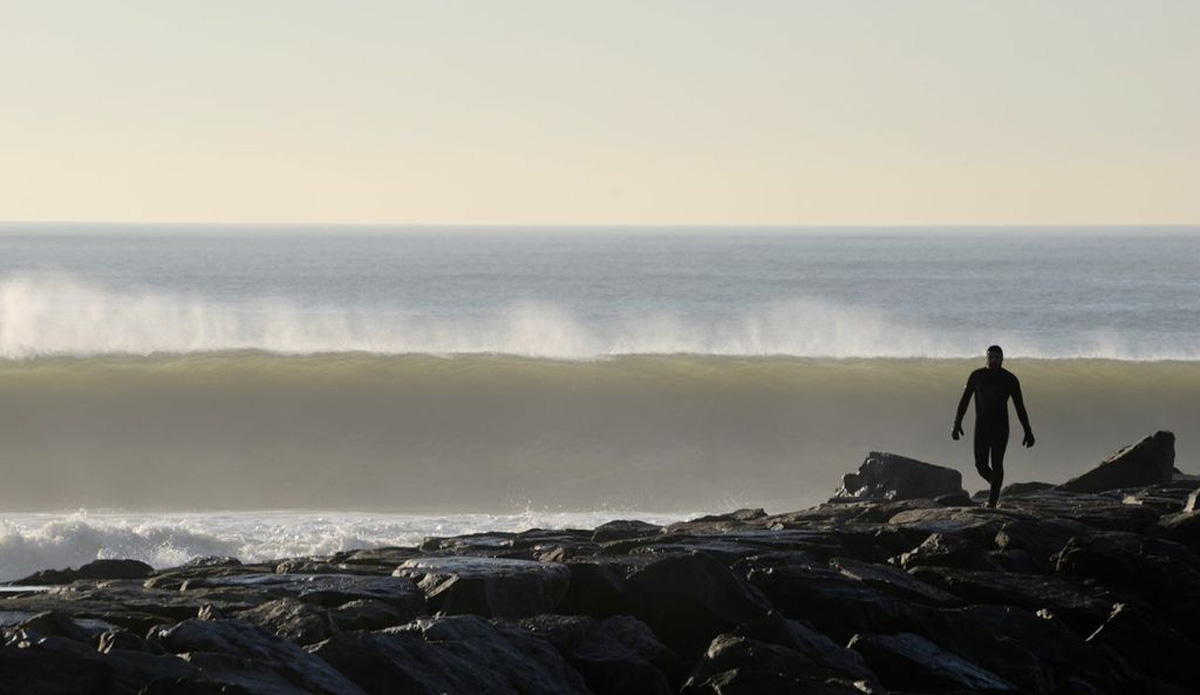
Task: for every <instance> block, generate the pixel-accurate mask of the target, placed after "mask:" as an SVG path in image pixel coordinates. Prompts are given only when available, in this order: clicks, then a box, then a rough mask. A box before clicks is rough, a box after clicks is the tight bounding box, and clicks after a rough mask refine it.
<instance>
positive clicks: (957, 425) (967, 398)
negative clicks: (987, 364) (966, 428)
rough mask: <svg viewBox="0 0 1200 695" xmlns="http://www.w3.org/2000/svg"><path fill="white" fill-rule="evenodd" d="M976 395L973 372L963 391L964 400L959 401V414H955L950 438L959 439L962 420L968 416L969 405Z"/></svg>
mask: <svg viewBox="0 0 1200 695" xmlns="http://www.w3.org/2000/svg"><path fill="white" fill-rule="evenodd" d="M974 393H975V372H971V376H969V377H967V387H966V388H964V389H963V394H962V398H960V399H958V412H956V413H955V414H954V429H953V430H952V431H951V432H950V436H951V437H953V438H954V439H958V437H959V435H961V434H962V433H963V431H962V419H963V416H964V415H966V414H967V404H968V403H970V402H971V396H972V395H973V394H974Z"/></svg>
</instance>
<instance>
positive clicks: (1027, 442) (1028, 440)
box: [1021, 430, 1033, 448]
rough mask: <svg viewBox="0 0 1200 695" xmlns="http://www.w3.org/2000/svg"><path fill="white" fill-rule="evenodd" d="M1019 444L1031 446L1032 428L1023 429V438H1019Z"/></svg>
mask: <svg viewBox="0 0 1200 695" xmlns="http://www.w3.org/2000/svg"><path fill="white" fill-rule="evenodd" d="M1021 444H1022V445H1024V446H1025V447H1026V448H1028V447H1031V446H1033V430H1025V438H1024V439H1022V440H1021Z"/></svg>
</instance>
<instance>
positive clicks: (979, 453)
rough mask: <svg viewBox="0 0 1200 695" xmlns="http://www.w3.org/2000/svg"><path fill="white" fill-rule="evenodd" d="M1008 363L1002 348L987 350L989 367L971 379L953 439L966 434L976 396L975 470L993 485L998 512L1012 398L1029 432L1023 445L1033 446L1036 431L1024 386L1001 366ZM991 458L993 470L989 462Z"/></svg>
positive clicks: (991, 497)
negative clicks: (1031, 425)
mask: <svg viewBox="0 0 1200 695" xmlns="http://www.w3.org/2000/svg"><path fill="white" fill-rule="evenodd" d="M1003 362H1004V351H1003V350H1001V349H1000V346H999V345H993V346H991V347H989V348H988V349H987V367H983V368H981V369H976V370H975V371H973V372H971V376H969V377H967V388H966V389H964V390H963V395H962V399H961V400H959V402H958V414H957V415H956V416H955V418H954V429H953V430H952V431H951V432H950V436H951V437H952V438H953V439H954V440H955V441H957V440H958V438H959V437H960V436H962V434H963V428H962V419H963V415H965V414H966V412H967V402H968V401H970V400H971V396H972V395H974V396H975V468H976V470H978V471H979V475H981V476H983V479H984V480H986V481H988V483H990V484H991V487H992V489H991V494H990V495H988V507H991V508H995V506H996V503H997V502H999V501H1000V486H1002V485H1003V484H1004V450H1005V449H1006V448H1007V447H1008V399H1009V398H1012V402H1013V407H1014V408H1016V409H1017V417H1018V418H1019V419H1020V420H1021V426H1022V427H1024V428H1025V437H1024V439H1022V440H1021V444H1023V445H1025V446H1026V447H1031V446H1033V430H1031V429H1030V428H1029V414H1028V413H1026V412H1025V401H1024V399H1022V398H1021V382H1019V381H1017V377H1016V376H1014V375H1013V373H1012V372H1010V371H1008V370H1007V369H1004V368H1002V367H1001V366H1000V365H1001V364H1002V363H1003ZM989 456H990V457H991V467H989V466H988V458H989Z"/></svg>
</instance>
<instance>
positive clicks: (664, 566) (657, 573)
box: [625, 553, 771, 654]
mask: <svg viewBox="0 0 1200 695" xmlns="http://www.w3.org/2000/svg"><path fill="white" fill-rule="evenodd" d="M625 602H626V605H627V607H628V609H629V612H630V613H631V614H632V615H634V616H636V617H637V618H639V619H641V620H642V621H644V622H645V623H647V624H648V625H650V627H651V628H652V629H653V630H654V634H656V635H658V637H659V639H661V640H662V641H663V643H664V644H666V645H667V646H669V647H671V648H672V649H675V650H676V651H678V652H680V653H681V654H689V653H693V652H699V651H700V650H703V649H704V648H705V647H706V646H708V643H709V642H710V641H711V640H712V638H713V637H715V636H716V635H718V634H720V633H722V632H728V631H730V630H732V629H733V628H735V627H737V626H738V625H740V624H742V623H744V622H747V621H750V620H755V619H758V618H761V617H763V616H765V615H766V614H767V613H768V612H769V611H770V610H771V604H770V602H769V601H767V599H766V597H764V596H763V595H762V593H761V592H760V591H759V590H758V589H756V588H754V587H753V586H751V585H750V584H748V583H747V582H746V581H745V580H743V579H742V578H741V577H738V576H736V575H735V574H733V573H732V572H730V571H729V569H728V568H727V567H726V566H725V565H723V564H722V563H720V562H718V561H717V560H715V559H713V558H712V557H710V556H708V555H705V554H703V553H697V554H695V555H679V556H674V557H667V558H663V559H662V560H658V561H657V562H652V563H650V564H648V565H645V566H644V567H639V568H636V569H634V570H633V572H631V573H630V575H629V578H628V579H627V581H626V594H625Z"/></svg>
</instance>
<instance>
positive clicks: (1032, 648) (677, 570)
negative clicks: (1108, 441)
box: [0, 432, 1200, 695]
mask: <svg viewBox="0 0 1200 695" xmlns="http://www.w3.org/2000/svg"><path fill="white" fill-rule="evenodd" d="M1174 458H1175V448H1174V436H1173V435H1171V434H1170V433H1166V432H1160V433H1157V434H1155V435H1153V436H1151V437H1147V438H1146V439H1144V440H1142V441H1141V442H1138V443H1137V444H1135V445H1133V446H1131V447H1128V448H1127V449H1125V450H1122V451H1121V452H1117V454H1114V456H1113V457H1110V459H1108V460H1106V461H1105V462H1103V463H1101V464H1100V465H1099V466H1097V467H1096V468H1095V469H1093V470H1091V471H1088V472H1086V473H1084V474H1083V475H1081V476H1080V477H1078V478H1076V479H1073V480H1072V481H1069V482H1068V483H1065V484H1063V485H1059V486H1051V485H1046V484H1040V483H1025V484H1017V485H1011V486H1009V487H1008V488H1007V489H1006V491H1005V494H1004V496H1003V497H1002V501H1001V506H1000V508H999V509H987V508H985V507H983V506H982V505H980V504H979V503H978V501H977V500H973V499H972V498H970V497H969V496H968V495H967V493H966V492H965V491H963V490H962V487H961V475H960V474H958V473H957V472H956V471H953V470H950V469H946V468H942V467H939V466H933V465H931V464H925V463H921V462H918V461H913V460H911V459H905V458H903V457H899V456H895V455H891V454H877V453H873V454H871V455H870V456H869V457H868V458H867V461H866V462H864V464H863V465H862V467H861V468H860V469H859V471H858V472H856V473H852V474H848V475H847V476H846V478H845V483H844V487H843V489H842V490H841V491H840V492H839V494H838V496H837V497H835V498H834V499H832V500H830V501H829V502H828V503H826V504H823V505H820V506H818V507H815V508H812V509H808V510H804V511H799V512H792V513H788V514H778V515H768V514H766V513H764V512H763V511H762V510H739V511H737V512H733V513H730V514H721V515H716V516H709V517H704V518H700V519H695V520H691V521H687V522H682V523H677V524H671V525H669V526H665V527H660V526H655V525H652V524H647V523H643V522H640V521H616V522H612V523H608V524H604V525H603V526H600V527H598V528H596V529H590V530H536V529H535V530H530V531H526V532H523V533H485V534H475V535H468V536H459V537H453V538H428V539H426V540H425V541H424V542H423V543H422V544H421V545H420V546H419V547H401V548H377V549H369V550H356V551H348V552H341V553H336V554H334V555H330V556H322V557H302V558H286V559H281V560H277V561H274V562H269V563H259V564H242V563H240V562H239V561H238V560H236V559H234V558H197V559H195V560H193V561H192V562H190V563H188V564H187V565H185V566H182V567H176V568H171V569H163V570H154V569H152V568H151V567H149V566H147V565H145V564H143V563H140V562H136V561H131V560H101V561H97V562H94V563H91V564H89V565H85V566H84V567H81V568H78V569H70V570H48V571H44V572H39V573H37V574H35V575H33V576H31V577H28V578H26V579H23V580H21V581H18V582H12V583H10V584H9V585H7V586H0V628H2V629H3V633H2V635H0V642H2V646H0V694H7V693H22V694H29V695H41V694H49V693H96V694H101V693H104V694H109V693H111V694H125V693H129V694H139V693H140V694H143V695H155V694H160V693H181V694H185V695H186V694H191V693H252V694H261V695H284V694H291V693H322V694H326V693H327V694H331V695H332V694H343V693H344V694H359V693H371V694H375V693H380V694H382V693H422V694H423V693H431V694H432V693H497V694H499V693H546V694H551V693H553V694H558V693H598V694H604V695H607V694H614V695H616V694H633V693H649V694H658V693H662V694H667V693H676V692H679V693H687V694H695V695H699V694H722V695H733V694H742V693H746V694H755V695H769V694H771V693H831V694H833V693H846V694H860V693H864V692H866V693H887V692H892V693H901V692H903V693H968V692H971V693H979V692H985V693H987V692H996V693H1001V692H1008V693H1011V692H1026V693H1078V694H1081V695H1082V694H1086V693H1118V692H1119V693H1162V694H1164V695H1165V694H1168V693H1190V692H1198V688H1200V665H1198V664H1197V660H1196V658H1197V657H1198V656H1200V500H1198V495H1200V477H1198V476H1190V475H1185V474H1183V473H1181V472H1180V471H1179V470H1178V469H1176V468H1175V466H1174Z"/></svg>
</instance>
